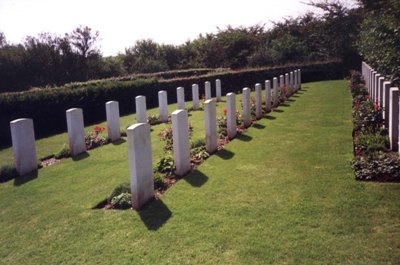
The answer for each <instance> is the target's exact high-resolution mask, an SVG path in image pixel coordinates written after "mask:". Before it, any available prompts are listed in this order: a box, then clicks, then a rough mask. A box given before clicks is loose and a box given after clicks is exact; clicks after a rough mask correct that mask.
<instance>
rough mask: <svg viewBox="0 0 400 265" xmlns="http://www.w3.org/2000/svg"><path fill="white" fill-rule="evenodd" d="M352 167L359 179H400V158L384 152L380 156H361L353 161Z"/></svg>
mask: <svg viewBox="0 0 400 265" xmlns="http://www.w3.org/2000/svg"><path fill="white" fill-rule="evenodd" d="M352 167H353V169H354V173H355V176H356V179H357V180H380V181H399V180H400V160H399V158H398V157H389V156H387V155H385V154H384V153H382V154H381V155H380V157H378V158H376V157H374V159H368V158H365V157H359V158H356V159H354V160H353V161H352Z"/></svg>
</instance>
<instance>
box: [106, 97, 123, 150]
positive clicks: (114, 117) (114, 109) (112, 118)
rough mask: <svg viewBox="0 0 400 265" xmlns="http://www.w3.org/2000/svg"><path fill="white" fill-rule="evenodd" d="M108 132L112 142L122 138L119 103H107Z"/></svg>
mask: <svg viewBox="0 0 400 265" xmlns="http://www.w3.org/2000/svg"><path fill="white" fill-rule="evenodd" d="M106 117H107V132H108V138H110V140H111V142H114V141H117V140H119V139H120V138H121V128H120V123H119V103H118V101H108V102H107V103H106Z"/></svg>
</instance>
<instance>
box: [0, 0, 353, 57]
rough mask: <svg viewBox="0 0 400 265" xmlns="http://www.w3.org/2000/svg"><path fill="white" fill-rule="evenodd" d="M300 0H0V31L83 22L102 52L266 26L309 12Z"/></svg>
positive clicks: (64, 28)
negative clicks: (143, 42)
mask: <svg viewBox="0 0 400 265" xmlns="http://www.w3.org/2000/svg"><path fill="white" fill-rule="evenodd" d="M346 1H348V2H351V1H352V0H346ZM302 2H308V0H303V1H300V0H244V1H243V0H242V1H236V0H230V1H229V0H196V1H191V0H186V1H185V0H180V1H179V0H141V1H138V0H0V31H2V32H4V34H5V36H6V39H7V41H8V42H11V43H21V42H22V41H23V39H24V38H25V37H26V36H37V35H38V34H39V33H41V32H50V33H54V34H57V35H63V34H64V33H67V32H71V31H72V30H73V29H75V28H76V27H78V26H79V25H83V26H89V27H91V28H92V29H93V30H97V31H99V33H100V41H99V43H98V47H99V48H100V50H101V52H102V53H103V55H105V56H108V55H116V54H117V53H118V52H121V53H122V52H124V50H125V48H126V47H130V46H133V45H134V43H135V41H136V40H139V39H148V38H150V39H153V40H154V41H156V42H158V43H165V44H182V43H184V42H185V41H187V40H193V39H194V38H196V37H197V36H198V35H199V34H200V33H210V32H216V31H217V27H219V28H222V29H224V28H226V26H227V25H228V24H229V25H232V26H252V25H255V24H257V23H258V24H265V25H266V26H267V27H269V26H271V22H270V21H281V20H282V19H283V18H285V17H288V16H292V17H296V16H298V15H301V14H304V13H306V12H307V10H312V11H315V9H313V8H312V7H310V6H308V5H305V4H303V3H302Z"/></svg>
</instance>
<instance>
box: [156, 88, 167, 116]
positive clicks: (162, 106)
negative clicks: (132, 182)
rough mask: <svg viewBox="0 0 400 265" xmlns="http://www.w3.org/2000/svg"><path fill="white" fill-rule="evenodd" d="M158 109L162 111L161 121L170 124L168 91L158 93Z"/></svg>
mask: <svg viewBox="0 0 400 265" xmlns="http://www.w3.org/2000/svg"><path fill="white" fill-rule="evenodd" d="M158 108H159V111H160V121H161V122H168V97H167V91H164V90H162V91H158Z"/></svg>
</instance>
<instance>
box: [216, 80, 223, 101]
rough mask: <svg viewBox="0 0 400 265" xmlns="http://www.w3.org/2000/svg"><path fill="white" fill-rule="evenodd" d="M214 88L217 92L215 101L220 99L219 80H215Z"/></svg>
mask: <svg viewBox="0 0 400 265" xmlns="http://www.w3.org/2000/svg"><path fill="white" fill-rule="evenodd" d="M215 90H216V94H217V102H219V101H221V95H222V94H221V80H219V79H217V80H215Z"/></svg>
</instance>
